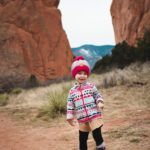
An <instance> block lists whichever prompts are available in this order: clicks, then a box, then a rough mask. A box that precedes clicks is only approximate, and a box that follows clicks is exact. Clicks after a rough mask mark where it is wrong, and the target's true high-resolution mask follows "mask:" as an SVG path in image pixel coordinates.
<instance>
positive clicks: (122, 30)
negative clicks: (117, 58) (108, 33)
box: [111, 0, 150, 45]
mask: <svg viewBox="0 0 150 150" xmlns="http://www.w3.org/2000/svg"><path fill="white" fill-rule="evenodd" d="M111 16H112V22H113V27H114V33H115V39H116V43H120V42H122V41H124V40H125V41H127V43H128V44H130V45H135V44H136V41H137V39H138V38H140V37H142V36H143V34H144V32H145V30H147V29H150V0H113V2H112V5H111Z"/></svg>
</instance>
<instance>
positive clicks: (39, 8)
mask: <svg viewBox="0 0 150 150" xmlns="http://www.w3.org/2000/svg"><path fill="white" fill-rule="evenodd" d="M58 4H59V0H0V84H2V83H3V81H11V82H18V83H20V82H23V81H25V80H27V79H28V78H29V77H30V76H31V75H34V76H36V78H38V79H39V80H40V81H42V82H43V81H47V80H51V79H56V78H61V77H64V76H67V75H68V74H69V72H70V65H71V61H72V52H71V48H70V45H69V42H68V40H67V36H66V34H65V31H64V30H63V28H62V24H61V13H60V11H59V10H58V9H57V7H58ZM0 86H1V85H0Z"/></svg>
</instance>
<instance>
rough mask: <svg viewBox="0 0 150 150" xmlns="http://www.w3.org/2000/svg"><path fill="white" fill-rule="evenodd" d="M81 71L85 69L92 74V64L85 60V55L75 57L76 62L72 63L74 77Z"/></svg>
mask: <svg viewBox="0 0 150 150" xmlns="http://www.w3.org/2000/svg"><path fill="white" fill-rule="evenodd" d="M80 71H85V72H86V73H87V75H88V76H89V74H90V65H89V64H88V62H87V61H86V60H84V57H83V56H77V57H75V59H74V62H73V63H72V66H71V73H72V76H73V77H74V78H75V76H76V74H77V73H78V72H80Z"/></svg>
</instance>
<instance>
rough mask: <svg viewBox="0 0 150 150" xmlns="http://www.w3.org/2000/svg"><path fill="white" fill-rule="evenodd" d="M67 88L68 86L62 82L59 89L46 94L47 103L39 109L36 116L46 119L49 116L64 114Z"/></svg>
mask: <svg viewBox="0 0 150 150" xmlns="http://www.w3.org/2000/svg"><path fill="white" fill-rule="evenodd" d="M69 89H70V86H66V85H64V84H63V85H62V89H61V90H58V91H52V92H50V93H49V94H48V99H49V100H48V103H47V104H45V105H43V106H42V107H41V108H40V109H39V114H38V115H37V117H42V118H44V119H45V120H48V119H49V118H57V117H60V116H62V115H63V114H65V113H66V104H67V95H68V92H69Z"/></svg>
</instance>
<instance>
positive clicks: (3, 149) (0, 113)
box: [0, 74, 150, 150]
mask: <svg viewBox="0 0 150 150" xmlns="http://www.w3.org/2000/svg"><path fill="white" fill-rule="evenodd" d="M141 79H142V78H141ZM149 79H150V76H149V74H148V78H147V80H144V81H141V82H144V83H146V84H141V85H139V84H137V83H134V84H131V85H123V86H115V87H111V88H108V89H102V90H101V93H102V95H103V97H104V99H105V109H104V112H103V115H104V126H103V130H102V133H103V137H104V140H105V143H106V147H107V150H150V106H149V104H150V103H149V100H150V93H149V89H150V80H149ZM38 93H39V92H38ZM34 95H35V98H36V94H34ZM20 99H21V98H20ZM17 102H18V100H17ZM30 110H32V108H30ZM15 111H16V110H15ZM15 111H14V110H13V109H12V110H11V109H6V107H0V150H78V127H77V126H76V127H71V126H69V125H68V124H67V122H66V121H65V117H62V118H60V119H59V120H53V121H49V122H48V121H41V120H40V119H39V118H38V119H35V120H34V119H33V115H31V114H33V112H32V111H29V112H28V113H24V112H23V113H22V114H21V113H20V112H17V111H16V113H15ZM12 112H13V113H12ZM18 116H19V117H18ZM31 116H32V117H31ZM88 146H89V150H94V149H95V148H94V147H95V143H94V141H93V138H92V135H90V136H89V139H88Z"/></svg>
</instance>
